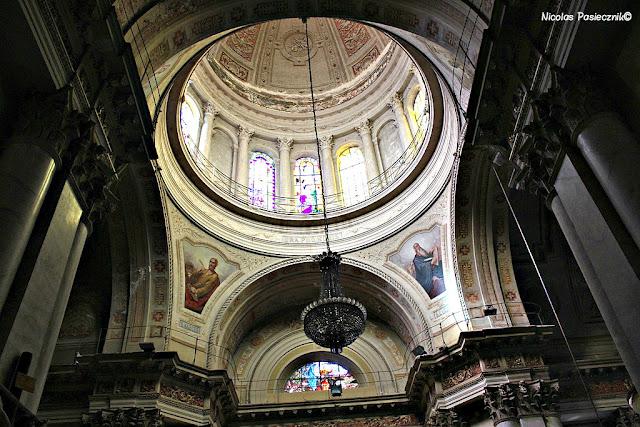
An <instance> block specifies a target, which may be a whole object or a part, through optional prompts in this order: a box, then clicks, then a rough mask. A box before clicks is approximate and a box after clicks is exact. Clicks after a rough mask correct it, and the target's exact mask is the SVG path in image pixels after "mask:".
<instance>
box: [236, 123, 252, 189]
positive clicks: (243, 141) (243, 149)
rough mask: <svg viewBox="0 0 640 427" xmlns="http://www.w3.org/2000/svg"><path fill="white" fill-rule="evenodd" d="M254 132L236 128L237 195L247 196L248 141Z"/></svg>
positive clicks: (241, 127) (240, 127) (239, 127)
mask: <svg viewBox="0 0 640 427" xmlns="http://www.w3.org/2000/svg"><path fill="white" fill-rule="evenodd" d="M253 133H254V131H253V130H249V129H246V128H244V127H243V126H238V161H237V162H236V182H237V183H238V184H240V187H239V188H237V189H236V194H237V195H243V196H244V197H246V196H247V190H246V188H247V186H248V185H249V141H251V137H252V136H253Z"/></svg>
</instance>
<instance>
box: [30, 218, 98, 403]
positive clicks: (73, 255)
mask: <svg viewBox="0 0 640 427" xmlns="http://www.w3.org/2000/svg"><path fill="white" fill-rule="evenodd" d="M87 235H88V228H87V226H86V225H85V224H84V222H82V221H81V222H80V223H79V224H78V228H77V230H76V235H75V238H74V241H73V245H72V247H71V251H70V254H69V257H68V259H67V263H66V267H65V270H64V274H63V276H62V281H61V283H60V288H59V290H58V295H57V297H56V299H55V304H54V306H53V313H52V315H51V319H50V321H49V327H48V330H47V335H46V338H45V342H44V343H43V345H42V350H41V356H40V358H39V361H38V363H37V365H36V367H35V370H34V372H33V374H32V375H33V377H34V378H36V388H35V391H34V392H33V393H32V394H25V395H24V400H25V406H27V407H29V408H32V409H33V410H34V411H35V409H36V408H37V407H38V403H39V402H40V397H41V396H42V391H43V390H44V384H45V379H46V377H47V372H48V371H49V365H50V364H51V358H52V357H53V352H54V350H55V347H56V342H57V341H58V334H59V333H60V327H61V326H62V320H63V319H64V313H65V311H66V308H67V303H68V302H69V295H70V294H71V288H72V286H73V280H74V278H75V276H76V271H77V269H78V264H79V263H80V257H81V255H82V250H83V249H84V243H85V241H86V239H87Z"/></svg>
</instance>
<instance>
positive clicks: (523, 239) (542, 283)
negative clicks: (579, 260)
mask: <svg viewBox="0 0 640 427" xmlns="http://www.w3.org/2000/svg"><path fill="white" fill-rule="evenodd" d="M491 169H492V170H493V173H494V175H495V176H496V180H497V181H498V184H499V185H500V190H502V194H503V196H504V198H505V200H506V201H507V206H509V211H510V212H511V216H512V217H513V220H514V222H515V223H516V226H517V227H518V232H519V233H520V237H522V241H523V242H524V246H525V247H526V249H527V253H528V254H529V258H531V262H532V263H533V268H534V269H535V270H536V275H537V276H538V280H540V285H542V290H543V291H544V294H545V296H546V297H547V301H548V302H549V306H551V312H552V313H553V317H554V318H555V319H556V324H557V325H558V329H560V334H561V335H562V339H563V340H564V344H565V345H566V346H567V350H568V351H569V355H570V356H571V362H572V363H573V366H574V367H575V369H576V371H577V372H578V378H580V383H581V384H582V388H583V389H584V392H585V393H586V394H587V398H588V399H589V402H590V403H591V407H592V408H593V412H594V414H595V415H596V418H597V420H598V425H600V426H601V427H602V420H601V419H600V415H598V410H597V408H596V404H595V402H594V401H593V397H592V396H591V392H590V391H589V388H588V387H587V383H586V382H585V381H584V377H583V376H582V373H581V372H580V367H579V366H578V361H577V360H576V356H575V355H574V353H573V350H572V349H571V344H569V339H568V338H567V334H566V333H565V331H564V328H563V327H562V323H561V322H560V317H559V316H558V312H557V311H556V308H555V306H554V304H553V301H552V300H551V294H549V290H548V289H547V285H546V284H545V282H544V279H543V278H542V274H541V273H540V269H539V268H538V263H537V262H536V260H535V258H534V257H533V252H531V248H530V247H529V242H528V241H527V238H526V237H525V235H524V231H522V227H521V226H520V221H518V217H517V216H516V213H515V211H514V210H513V206H511V200H509V196H508V195H507V191H506V190H505V188H504V185H503V184H502V181H501V180H500V175H498V171H497V170H496V168H495V166H494V165H491Z"/></svg>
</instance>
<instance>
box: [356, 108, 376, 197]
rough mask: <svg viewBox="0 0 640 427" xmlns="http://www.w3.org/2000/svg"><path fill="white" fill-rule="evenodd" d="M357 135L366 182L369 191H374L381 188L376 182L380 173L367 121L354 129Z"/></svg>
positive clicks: (369, 124)
mask: <svg viewBox="0 0 640 427" xmlns="http://www.w3.org/2000/svg"><path fill="white" fill-rule="evenodd" d="M356 130H357V131H358V134H360V140H361V141H362V151H363V154H364V164H365V169H366V172H367V182H368V183H369V191H375V190H376V189H379V188H381V184H380V183H379V182H377V181H378V180H379V179H380V177H379V175H380V171H379V170H378V160H377V158H376V151H375V148H374V147H373V140H372V139H371V123H370V122H369V120H365V121H363V122H362V123H360V125H359V126H358V127H357V128H356Z"/></svg>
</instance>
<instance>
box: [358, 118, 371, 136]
mask: <svg viewBox="0 0 640 427" xmlns="http://www.w3.org/2000/svg"><path fill="white" fill-rule="evenodd" d="M356 130H357V131H358V133H359V134H360V136H364V135H368V136H371V122H370V121H369V120H368V119H367V120H365V121H363V122H362V123H360V124H359V125H358V126H357V127H356Z"/></svg>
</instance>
